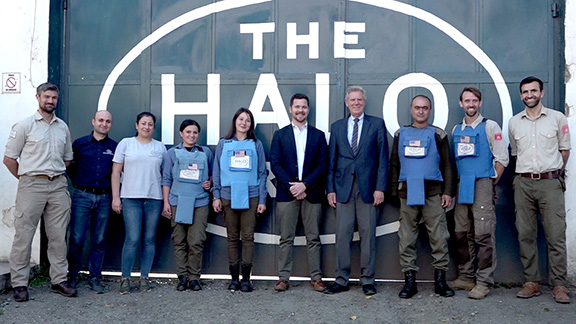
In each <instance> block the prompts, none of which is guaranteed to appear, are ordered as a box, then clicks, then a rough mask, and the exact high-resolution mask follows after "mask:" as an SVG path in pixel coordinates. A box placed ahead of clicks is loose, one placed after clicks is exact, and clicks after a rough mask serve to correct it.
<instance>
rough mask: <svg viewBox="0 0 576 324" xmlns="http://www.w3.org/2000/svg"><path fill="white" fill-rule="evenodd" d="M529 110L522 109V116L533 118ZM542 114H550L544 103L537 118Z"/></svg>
mask: <svg viewBox="0 0 576 324" xmlns="http://www.w3.org/2000/svg"><path fill="white" fill-rule="evenodd" d="M527 111H528V108H524V110H522V112H521V114H522V115H521V116H522V117H526V118H528V119H531V118H530V116H528V113H527ZM542 115H548V108H546V107H544V105H542V109H541V110H540V114H539V115H538V116H536V118H535V119H538V118H540V116H542Z"/></svg>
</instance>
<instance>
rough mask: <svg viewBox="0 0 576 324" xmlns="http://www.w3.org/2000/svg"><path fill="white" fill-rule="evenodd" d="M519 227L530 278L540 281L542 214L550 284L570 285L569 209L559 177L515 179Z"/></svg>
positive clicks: (519, 238)
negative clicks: (568, 269)
mask: <svg viewBox="0 0 576 324" xmlns="http://www.w3.org/2000/svg"><path fill="white" fill-rule="evenodd" d="M513 185H514V202H515V203H516V229H517V230H518V241H519V243H520V260H521V261H522V265H523V266H524V278H525V279H526V281H540V270H539V269H538V245H537V235H538V213H540V215H541V217H542V226H543V227H544V234H545V235H546V241H547V243H548V244H547V247H548V260H549V263H550V284H551V285H553V286H557V285H561V286H568V282H567V280H566V272H567V270H566V268H567V265H566V263H567V257H566V209H565V207H564V191H563V190H562V185H561V184H560V180H558V179H541V180H532V179H530V178H523V177H520V176H516V177H515V178H514V182H513Z"/></svg>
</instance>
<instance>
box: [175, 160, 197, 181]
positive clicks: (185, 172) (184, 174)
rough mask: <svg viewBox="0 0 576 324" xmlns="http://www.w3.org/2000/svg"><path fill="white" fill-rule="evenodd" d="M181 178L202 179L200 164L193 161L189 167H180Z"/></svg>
mask: <svg viewBox="0 0 576 324" xmlns="http://www.w3.org/2000/svg"><path fill="white" fill-rule="evenodd" d="M180 179H188V180H200V169H199V168H198V164H196V163H192V164H189V165H188V169H180Z"/></svg>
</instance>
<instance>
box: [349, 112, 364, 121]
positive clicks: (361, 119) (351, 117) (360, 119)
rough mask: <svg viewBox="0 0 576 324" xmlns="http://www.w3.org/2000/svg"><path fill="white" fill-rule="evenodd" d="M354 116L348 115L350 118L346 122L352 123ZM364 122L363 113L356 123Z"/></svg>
mask: <svg viewBox="0 0 576 324" xmlns="http://www.w3.org/2000/svg"><path fill="white" fill-rule="evenodd" d="M354 118H356V117H354V116H352V115H350V117H348V121H351V122H354ZM361 121H364V113H362V115H360V117H358V122H361Z"/></svg>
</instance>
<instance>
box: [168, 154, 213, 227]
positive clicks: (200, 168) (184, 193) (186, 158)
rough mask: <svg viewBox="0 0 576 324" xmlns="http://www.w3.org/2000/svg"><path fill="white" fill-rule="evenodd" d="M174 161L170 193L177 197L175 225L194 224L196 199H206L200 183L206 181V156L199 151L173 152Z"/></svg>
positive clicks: (205, 193)
mask: <svg viewBox="0 0 576 324" xmlns="http://www.w3.org/2000/svg"><path fill="white" fill-rule="evenodd" d="M174 153H175V155H176V160H175V161H174V166H173V167H172V178H173V181H172V187H171V188H170V193H171V194H173V195H175V196H178V208H177V209H176V216H175V217H176V218H175V221H176V223H182V224H192V223H194V208H195V205H196V199H203V198H206V197H208V192H206V191H205V190H204V188H202V182H204V181H206V180H208V156H207V155H206V153H204V152H201V151H196V152H188V150H186V149H184V148H183V149H178V150H174Z"/></svg>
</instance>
